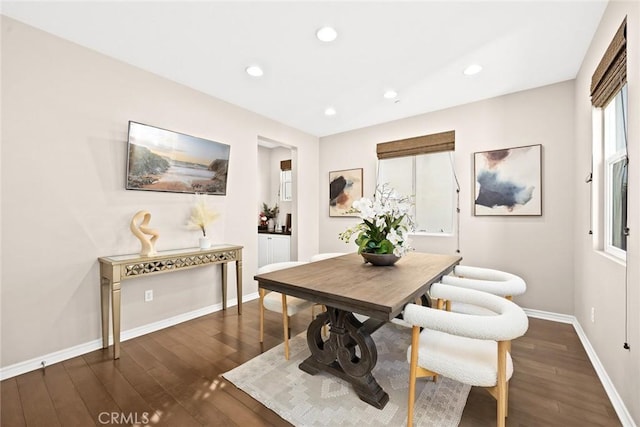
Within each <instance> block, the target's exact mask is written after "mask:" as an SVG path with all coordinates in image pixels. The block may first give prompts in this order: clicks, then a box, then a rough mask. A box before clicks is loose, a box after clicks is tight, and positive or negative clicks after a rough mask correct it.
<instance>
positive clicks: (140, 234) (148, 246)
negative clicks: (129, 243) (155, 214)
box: [130, 211, 160, 256]
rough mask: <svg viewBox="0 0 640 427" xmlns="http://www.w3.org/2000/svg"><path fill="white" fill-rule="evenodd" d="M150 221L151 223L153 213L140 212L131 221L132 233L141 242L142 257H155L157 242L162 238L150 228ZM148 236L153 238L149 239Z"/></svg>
mask: <svg viewBox="0 0 640 427" xmlns="http://www.w3.org/2000/svg"><path fill="white" fill-rule="evenodd" d="M149 221H151V213H149V212H148V211H140V212H138V213H137V214H135V215H134V216H133V218H132V219H131V226H130V227H131V232H132V233H133V234H134V235H135V236H136V237H137V238H138V239H139V240H140V244H141V245H142V249H141V250H140V255H141V256H150V255H155V254H156V248H155V246H156V240H158V237H160V233H158V232H157V231H156V230H153V229H151V228H149ZM147 234H148V235H150V236H152V237H148V236H147Z"/></svg>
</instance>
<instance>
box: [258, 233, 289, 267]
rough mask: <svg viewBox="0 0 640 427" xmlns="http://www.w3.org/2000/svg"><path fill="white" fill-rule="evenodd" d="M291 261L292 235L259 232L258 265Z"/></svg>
mask: <svg viewBox="0 0 640 427" xmlns="http://www.w3.org/2000/svg"><path fill="white" fill-rule="evenodd" d="M285 261H291V236H289V235H278V234H267V233H258V267H262V266H263V265H267V264H273V263H274V262H285Z"/></svg>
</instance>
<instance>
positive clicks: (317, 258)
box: [309, 252, 346, 262]
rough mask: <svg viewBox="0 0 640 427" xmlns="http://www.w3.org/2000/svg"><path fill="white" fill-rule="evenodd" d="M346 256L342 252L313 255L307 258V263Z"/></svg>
mask: <svg viewBox="0 0 640 427" xmlns="http://www.w3.org/2000/svg"><path fill="white" fill-rule="evenodd" d="M342 255H346V253H344V252H325V253H321V254H315V255H313V256H312V257H311V258H309V262H316V261H322V260H323V259H329V258H335V257H337V256H342Z"/></svg>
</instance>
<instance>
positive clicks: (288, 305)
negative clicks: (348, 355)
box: [257, 261, 314, 360]
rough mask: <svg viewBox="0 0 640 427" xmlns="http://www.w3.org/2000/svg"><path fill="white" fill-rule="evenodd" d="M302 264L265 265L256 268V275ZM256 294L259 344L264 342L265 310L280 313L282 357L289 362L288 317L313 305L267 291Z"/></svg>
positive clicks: (291, 262)
mask: <svg viewBox="0 0 640 427" xmlns="http://www.w3.org/2000/svg"><path fill="white" fill-rule="evenodd" d="M302 264H306V262H304V261H289V262H277V263H273V264H267V265H264V266H262V267H260V268H258V272H257V274H264V273H270V272H272V271H276V270H283V269H285V268H291V267H297V266H299V265H302ZM258 293H259V295H260V342H264V310H265V308H266V309H267V310H271V311H275V312H277V313H282V326H283V328H284V357H285V359H287V360H289V317H291V316H293V315H294V314H296V313H298V312H300V311H302V310H305V309H307V308H313V305H314V304H313V302H311V301H307V300H304V299H302V298H296V297H293V296H291V295H285V294H281V293H279V292H267V290H266V289H263V288H259V289H258ZM311 318H312V319H313V310H312V311H311Z"/></svg>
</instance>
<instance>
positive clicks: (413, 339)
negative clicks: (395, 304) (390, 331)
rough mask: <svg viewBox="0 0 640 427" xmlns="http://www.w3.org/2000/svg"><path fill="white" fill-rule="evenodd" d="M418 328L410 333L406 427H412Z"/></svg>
mask: <svg viewBox="0 0 640 427" xmlns="http://www.w3.org/2000/svg"><path fill="white" fill-rule="evenodd" d="M419 342H420V327H419V326H414V327H413V328H412V331H411V362H410V365H409V404H408V405H407V427H412V426H413V403H414V401H415V399H416V370H417V366H418V345H419Z"/></svg>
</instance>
